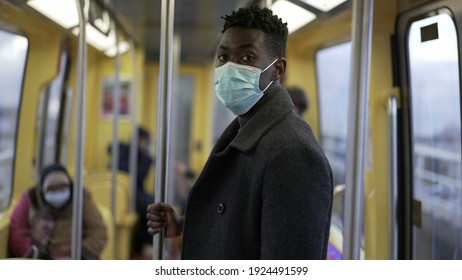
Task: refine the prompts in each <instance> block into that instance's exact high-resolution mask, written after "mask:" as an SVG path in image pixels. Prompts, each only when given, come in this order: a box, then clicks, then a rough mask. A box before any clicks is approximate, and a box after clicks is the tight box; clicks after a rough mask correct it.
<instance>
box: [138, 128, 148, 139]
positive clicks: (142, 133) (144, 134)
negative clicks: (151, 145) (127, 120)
mask: <svg viewBox="0 0 462 280" xmlns="http://www.w3.org/2000/svg"><path fill="white" fill-rule="evenodd" d="M150 137H151V135H150V134H149V132H148V131H147V130H146V129H144V128H142V127H138V139H146V140H149V139H150Z"/></svg>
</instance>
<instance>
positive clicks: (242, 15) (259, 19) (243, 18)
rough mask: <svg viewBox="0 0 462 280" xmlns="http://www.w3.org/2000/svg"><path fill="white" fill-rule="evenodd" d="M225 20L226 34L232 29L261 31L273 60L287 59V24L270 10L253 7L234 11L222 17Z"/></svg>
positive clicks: (224, 29) (224, 28)
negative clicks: (240, 28) (227, 30)
mask: <svg viewBox="0 0 462 280" xmlns="http://www.w3.org/2000/svg"><path fill="white" fill-rule="evenodd" d="M222 18H223V19H224V20H225V24H224V25H223V30H222V31H221V33H224V32H225V31H226V29H228V28H230V27H242V28H249V29H259V30H262V31H263V32H264V33H265V43H266V44H267V48H268V51H269V54H270V56H271V57H272V58H280V57H285V55H286V43H287V34H288V33H289V32H288V30H287V23H283V22H282V20H281V19H280V18H279V17H278V16H276V15H273V12H272V11H271V10H270V9H268V8H260V7H258V6H251V7H250V8H240V9H239V10H237V11H233V12H232V13H231V15H225V16H223V17H222Z"/></svg>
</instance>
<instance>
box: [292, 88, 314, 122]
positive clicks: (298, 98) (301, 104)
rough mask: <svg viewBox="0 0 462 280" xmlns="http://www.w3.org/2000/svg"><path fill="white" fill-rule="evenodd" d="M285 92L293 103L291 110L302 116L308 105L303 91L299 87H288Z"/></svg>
mask: <svg viewBox="0 0 462 280" xmlns="http://www.w3.org/2000/svg"><path fill="white" fill-rule="evenodd" d="M287 92H288V93H289V96H290V98H291V99H292V102H293V103H294V105H295V106H294V108H293V111H294V112H295V113H297V114H298V115H299V116H300V117H303V114H304V113H305V111H307V110H308V105H309V103H308V97H307V96H306V94H305V91H304V90H303V89H301V88H299V87H288V88H287Z"/></svg>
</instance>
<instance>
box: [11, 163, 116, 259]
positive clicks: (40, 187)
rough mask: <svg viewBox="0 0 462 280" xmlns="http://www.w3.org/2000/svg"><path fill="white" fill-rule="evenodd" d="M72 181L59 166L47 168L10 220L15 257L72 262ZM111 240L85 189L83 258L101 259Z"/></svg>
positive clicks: (53, 165) (26, 193) (54, 165)
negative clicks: (101, 254) (105, 247)
mask: <svg viewBox="0 0 462 280" xmlns="http://www.w3.org/2000/svg"><path fill="white" fill-rule="evenodd" d="M72 186H73V185H72V180H71V178H70V176H69V174H68V173H67V171H66V169H65V168H64V167H63V166H61V165H59V164H52V165H50V166H48V167H46V168H44V169H43V170H42V172H41V174H40V182H39V183H38V184H37V185H36V186H35V187H32V188H31V189H29V190H28V191H27V192H25V193H24V194H23V196H22V197H21V199H20V201H19V202H18V204H17V206H16V207H15V209H14V211H13V213H12V215H11V218H10V235H9V236H10V237H9V246H10V249H11V251H12V253H13V255H14V256H15V257H30V258H40V259H70V258H71V240H72ZM106 241H107V232H106V227H105V225H104V222H103V218H102V216H101V214H100V212H99V210H98V208H97V206H96V204H95V203H94V202H93V200H92V199H91V196H90V193H89V192H88V191H86V190H85V189H84V200H83V237H82V258H83V259H99V255H100V253H101V251H102V250H103V248H104V245H105V244H106Z"/></svg>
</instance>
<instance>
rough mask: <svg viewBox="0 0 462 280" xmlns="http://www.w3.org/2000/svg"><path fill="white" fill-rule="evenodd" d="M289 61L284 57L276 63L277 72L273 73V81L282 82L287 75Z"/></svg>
mask: <svg viewBox="0 0 462 280" xmlns="http://www.w3.org/2000/svg"><path fill="white" fill-rule="evenodd" d="M286 66H287V61H286V59H285V58H284V57H282V58H280V59H279V60H278V61H276V63H274V68H275V70H276V71H274V72H273V77H272V78H271V80H280V79H281V78H282V77H283V76H284V74H285V73H286Z"/></svg>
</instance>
